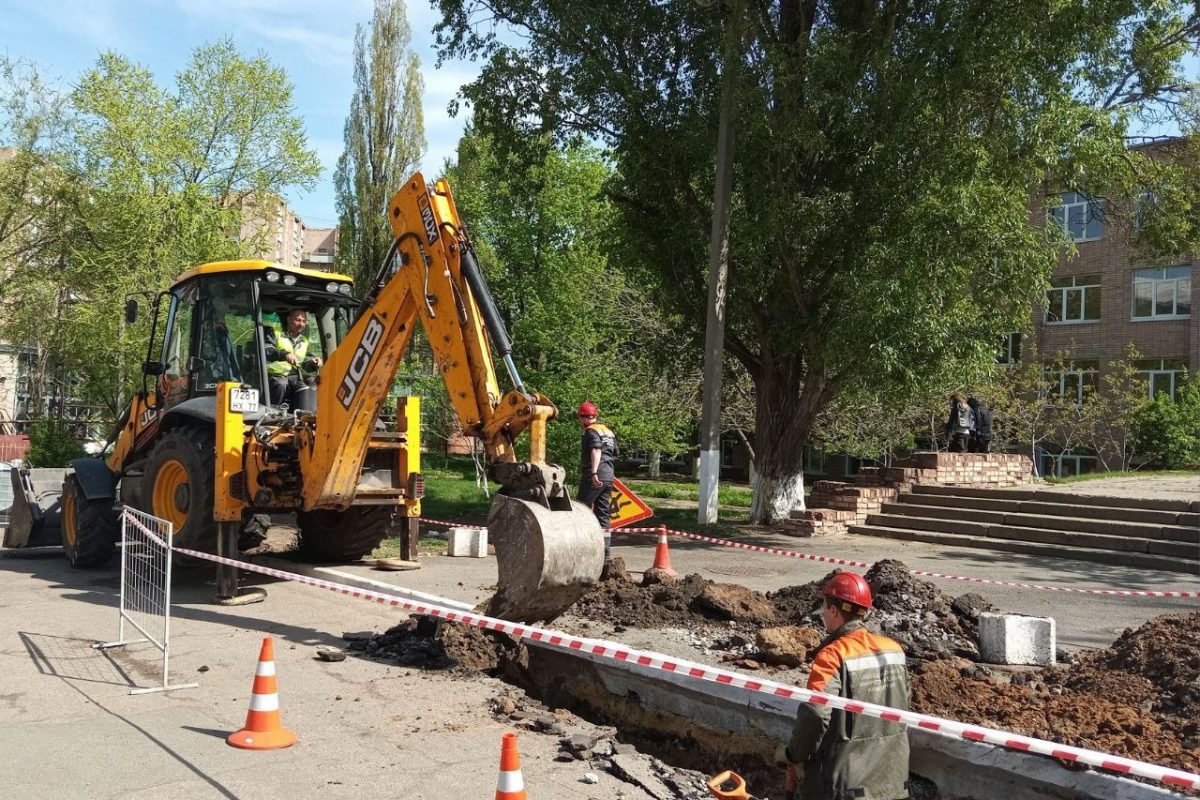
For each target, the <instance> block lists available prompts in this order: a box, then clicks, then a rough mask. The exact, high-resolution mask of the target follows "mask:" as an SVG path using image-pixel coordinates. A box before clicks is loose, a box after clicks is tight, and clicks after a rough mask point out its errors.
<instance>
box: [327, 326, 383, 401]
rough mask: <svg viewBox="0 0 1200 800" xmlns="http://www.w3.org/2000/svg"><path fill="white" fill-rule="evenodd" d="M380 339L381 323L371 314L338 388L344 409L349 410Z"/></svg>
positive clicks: (338, 394) (381, 334) (339, 398)
mask: <svg viewBox="0 0 1200 800" xmlns="http://www.w3.org/2000/svg"><path fill="white" fill-rule="evenodd" d="M382 338H383V323H382V322H380V321H379V318H378V317H376V316H375V315H374V314H372V315H371V319H369V320H368V321H367V329H366V330H365V331H364V332H363V337H362V341H361V342H359V343H358V348H357V349H355V351H354V357H353V358H351V359H350V368H349V369H347V370H346V377H344V378H342V385H341V386H339V387H338V392H337V396H338V400H341V401H342V405H343V406H344V407H346V408H349V407H350V403H352V402H353V401H354V396H355V395H357V394H358V385H359V383H360V382H361V381H362V379H363V376H364V375H366V374H367V367H369V366H371V358H372V357H374V355H375V348H376V347H378V346H379V340H380V339H382Z"/></svg>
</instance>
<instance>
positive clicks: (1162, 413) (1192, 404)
mask: <svg viewBox="0 0 1200 800" xmlns="http://www.w3.org/2000/svg"><path fill="white" fill-rule="evenodd" d="M1133 430H1134V440H1135V447H1136V449H1137V452H1139V453H1141V454H1142V455H1145V456H1147V457H1149V458H1151V459H1152V460H1154V461H1156V462H1158V463H1159V464H1161V465H1162V466H1164V467H1166V468H1168V469H1178V468H1181V467H1189V466H1193V465H1196V464H1200V381H1195V380H1188V381H1184V382H1183V383H1182V385H1181V386H1179V387H1178V388H1177V389H1176V390H1175V401H1174V402H1172V401H1171V400H1170V399H1169V398H1167V397H1166V396H1165V395H1161V394H1160V395H1159V396H1158V397H1156V398H1154V402H1153V403H1147V404H1146V405H1145V406H1143V407H1142V408H1140V409H1138V411H1137V412H1136V413H1135V414H1134V420H1133Z"/></svg>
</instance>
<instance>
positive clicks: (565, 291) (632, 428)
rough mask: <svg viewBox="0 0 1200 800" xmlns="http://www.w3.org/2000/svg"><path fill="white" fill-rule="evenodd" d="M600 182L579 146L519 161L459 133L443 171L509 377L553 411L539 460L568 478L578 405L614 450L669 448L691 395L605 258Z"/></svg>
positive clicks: (661, 328)
mask: <svg viewBox="0 0 1200 800" xmlns="http://www.w3.org/2000/svg"><path fill="white" fill-rule="evenodd" d="M530 153H532V154H533V155H536V159H535V160H533V161H528V160H526V158H528V157H531V156H530ZM609 176H610V169H609V167H608V165H607V164H606V163H605V161H604V160H603V159H602V158H601V156H600V154H599V153H598V152H597V151H596V150H595V149H594V148H591V147H587V146H572V147H567V148H565V149H561V150H560V149H556V148H551V147H547V146H544V145H543V146H541V147H538V146H536V143H532V144H531V147H530V151H529V152H528V153H526V154H525V155H524V157H520V158H519V157H518V156H517V155H515V154H504V153H503V152H502V151H498V150H497V149H495V148H493V147H492V145H491V141H490V140H489V139H488V138H486V137H481V136H478V135H475V134H474V133H473V132H471V131H470V130H468V132H467V134H466V135H465V136H464V137H463V140H462V141H461V142H460V145H459V153H458V161H457V163H456V164H455V165H453V166H452V167H451V168H450V170H449V174H448V177H449V178H450V182H451V186H452V187H453V189H454V194H455V199H456V202H457V203H458V206H459V210H460V212H461V214H462V217H463V223H464V225H466V226H467V230H468V232H469V234H470V235H471V236H472V239H473V242H474V244H475V248H476V251H477V254H478V257H479V262H480V266H481V268H482V269H483V271H484V274H485V275H486V277H487V280H488V283H489V285H490V287H491V290H492V293H493V295H494V297H495V300H496V304H497V306H498V307H499V309H500V312H501V314H502V315H503V316H504V317H505V322H506V325H507V327H508V329H509V332H510V333H511V335H512V339H513V346H514V353H513V359H514V362H515V363H516V364H517V367H518V370H519V372H520V374H521V377H522V379H523V380H524V382H525V383H526V385H527V386H529V387H531V388H534V389H536V390H537V391H540V392H542V393H544V394H545V395H546V396H548V397H549V398H550V399H551V400H552V401H553V402H555V403H556V404H557V405H558V406H559V408H560V410H561V412H562V415H561V417H560V419H559V420H558V421H557V422H553V423H551V424H550V425H549V430H548V457H549V458H550V460H551V461H553V462H556V463H560V464H562V465H564V466H565V467H567V469H568V471H569V472H570V474H571V476H572V478H574V477H575V476H576V475H577V473H578V469H579V467H578V464H579V440H580V436H581V430H580V428H579V426H578V425H577V424H576V423H575V418H574V410H575V408H576V407H577V406H578V405H579V403H580V402H582V401H583V400H591V401H593V402H594V403H596V404H597V405H598V406H599V408H600V412H601V416H602V418H603V420H604V421H605V422H606V423H607V424H608V425H610V426H611V427H612V428H613V429H614V430H615V431H616V434H617V437H618V441H619V445H620V447H621V449H622V450H623V451H625V452H629V451H631V450H633V449H635V448H643V449H647V450H662V451H666V452H673V451H674V450H675V449H676V448H677V446H678V445H676V441H677V440H678V439H679V438H681V437H682V436H683V435H685V432H686V430H687V423H688V421H689V420H690V409H689V404H688V403H687V402H686V401H681V397H689V396H690V395H691V393H692V392H694V384H691V385H688V384H686V383H683V384H682V385H681V383H680V382H677V381H675V380H673V378H674V375H675V371H674V370H671V369H668V368H666V367H663V366H662V365H661V362H660V361H659V360H658V356H659V354H660V353H661V352H662V351H661V349H659V345H660V344H661V343H662V342H665V341H669V339H670V332H669V327H670V326H669V322H668V321H667V320H666V319H665V318H664V317H663V315H661V314H657V313H656V312H655V311H654V309H653V308H652V307H651V306H650V305H649V304H648V303H647V302H646V300H645V298H644V297H643V296H642V294H641V292H640V291H639V289H638V287H636V286H635V285H632V284H631V283H630V282H629V281H628V280H627V279H626V278H625V275H624V273H623V271H622V270H621V269H619V268H618V266H619V265H617V264H614V263H613V261H612V260H611V259H610V258H609V256H608V253H607V245H608V242H609V240H610V238H611V236H612V225H613V222H614V208H613V205H612V203H611V201H609V200H607V199H606V198H605V197H603V194H602V188H603V186H604V183H605V181H606V180H608V178H609Z"/></svg>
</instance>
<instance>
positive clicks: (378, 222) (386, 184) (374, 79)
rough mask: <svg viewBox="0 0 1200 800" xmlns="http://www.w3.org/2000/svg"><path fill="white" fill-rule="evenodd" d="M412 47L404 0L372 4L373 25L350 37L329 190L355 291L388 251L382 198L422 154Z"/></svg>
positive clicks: (342, 263)
mask: <svg viewBox="0 0 1200 800" xmlns="http://www.w3.org/2000/svg"><path fill="white" fill-rule="evenodd" d="M368 31H369V34H368ZM411 43H412V32H411V30H410V29H409V25H408V16H407V10H406V7H405V4H404V0H375V12H374V15H373V16H372V18H371V24H370V25H369V26H363V25H359V26H358V27H357V29H356V31H355V34H354V96H353V97H352V98H351V100H350V113H349V114H348V115H347V116H346V128H345V134H344V140H345V150H343V151H342V155H341V157H340V158H338V163H337V171H336V172H335V173H334V184H335V186H336V188H337V209H338V227H339V237H338V254H337V259H338V264H339V267H340V268H341V270H342V271H343V272H345V273H347V274H349V275H351V276H353V277H354V279H355V281H356V282H357V284H358V286H359V289H360V291H365V287H364V284H365V283H366V282H367V281H368V280H370V279H371V278H373V277H374V275H375V272H376V270H378V269H379V267H380V265H381V264H382V263H383V259H384V256H385V255H386V253H387V251H388V247H390V246H391V242H392V233H391V228H390V227H389V225H388V220H387V214H386V209H387V204H388V198H390V197H391V196H392V194H393V193H394V192H397V191H399V189H400V186H401V185H402V183H403V181H405V180H407V179H408V177H409V173H410V172H412V170H413V169H414V168H415V167H416V165H417V164H418V163H419V162H420V160H421V155H422V153H424V151H425V120H424V115H423V113H422V108H421V93H422V91H423V90H424V83H423V81H422V78H421V62H420V60H419V59H418V58H417V55H416V54H415V53H414V52H413V50H412V46H411Z"/></svg>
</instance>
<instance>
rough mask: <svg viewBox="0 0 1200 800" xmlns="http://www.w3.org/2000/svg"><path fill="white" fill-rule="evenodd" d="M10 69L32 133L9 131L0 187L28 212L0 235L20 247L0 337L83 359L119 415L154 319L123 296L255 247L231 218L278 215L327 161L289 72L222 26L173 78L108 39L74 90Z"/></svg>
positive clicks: (111, 411) (11, 119) (14, 125)
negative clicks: (314, 146)
mask: <svg viewBox="0 0 1200 800" xmlns="http://www.w3.org/2000/svg"><path fill="white" fill-rule="evenodd" d="M6 74H8V75H11V76H12V77H13V80H11V81H9V82H8V84H7V86H6V87H5V95H4V98H3V99H4V102H3V103H2V104H0V109H3V111H4V113H5V115H6V120H7V124H6V126H5V128H6V130H7V131H10V132H11V131H20V132H25V135H24V136H23V137H16V138H14V139H12V141H15V142H16V143H17V144H18V145H20V146H21V147H22V150H21V157H20V158H18V159H14V162H16V163H19V164H21V165H22V166H23V167H25V169H24V170H23V171H20V172H18V171H14V172H11V173H10V172H9V171H8V170H5V172H4V174H0V185H3V186H4V188H3V189H0V197H4V198H6V201H7V202H8V203H11V204H12V205H13V206H15V207H16V208H18V209H20V210H21V211H22V212H23V213H24V214H25V215H26V217H27V219H28V221H27V224H25V225H24V227H23V228H22V229H21V232H20V233H19V234H18V235H16V236H14V237H13V238H12V240H11V241H9V242H5V243H4V244H5V245H6V246H7V247H11V248H14V249H16V250H17V251H19V252H22V253H25V254H26V257H23V258H21V259H18V260H16V262H15V263H13V262H10V263H11V264H12V272H11V274H10V275H9V276H8V278H7V280H6V281H5V282H4V287H3V290H2V293H0V302H2V303H3V314H2V315H0V337H3V338H5V339H7V340H9V341H15V342H21V343H23V344H25V345H27V346H30V347H34V348H35V349H37V350H38V351H39V352H43V353H46V354H48V355H47V357H46V359H45V364H46V369H49V368H50V366H51V364H55V365H57V367H58V368H60V369H63V370H67V371H71V372H74V373H76V374H78V375H79V376H80V377H81V384H80V386H79V387H78V388H77V392H78V395H79V399H82V400H84V401H85V402H89V403H91V404H95V405H99V406H102V407H103V408H105V409H106V411H107V414H108V415H109V416H110V418H115V417H116V415H117V414H119V413H120V410H121V409H120V408H119V406H120V405H122V402H121V400H122V398H127V397H129V395H130V392H131V390H132V389H133V388H134V387H135V386H136V385H138V384H139V383H140V381H139V380H138V379H137V377H135V376H136V374H137V370H136V368H135V365H138V364H140V363H141V360H142V358H143V357H144V354H145V352H146V337H147V336H148V334H149V326H148V325H145V324H143V325H140V326H138V327H137V328H134V329H130V330H125V329H124V327H123V323H122V320H123V317H124V305H125V301H126V299H127V298H129V297H144V295H145V294H146V293H147V292H152V291H157V290H159V289H162V288H165V286H166V285H167V284H168V283H169V282H170V281H171V279H173V278H174V277H175V276H177V275H178V274H179V273H181V272H183V271H184V270H185V269H187V268H190V267H191V266H193V265H195V264H197V263H201V262H205V261H213V260H219V259H222V258H229V257H237V256H239V255H249V254H251V253H253V252H256V250H257V246H258V244H260V243H256V242H241V243H239V242H238V241H237V240H236V239H235V238H233V237H232V236H231V235H230V232H231V231H239V230H240V229H241V224H242V219H243V214H244V213H247V212H249V213H260V212H265V211H266V210H267V209H266V207H270V208H271V213H272V215H273V207H274V203H275V199H274V198H275V197H276V196H277V195H279V194H280V193H281V192H282V191H283V190H284V189H285V188H287V187H290V186H298V187H301V188H309V187H311V186H312V185H313V184H314V182H315V180H316V176H317V175H318V174H319V172H320V163H319V161H318V159H317V156H316V153H315V152H313V151H312V150H309V149H307V147H306V141H305V135H304V131H303V126H302V123H301V120H300V119H299V117H298V116H297V115H296V113H295V110H294V108H293V105H292V87H291V85H290V84H289V82H288V79H287V75H286V73H285V72H284V71H283V70H282V69H280V68H278V67H275V66H273V65H272V64H271V63H270V61H269V60H267V58H266V57H265V56H261V55H259V56H253V57H246V56H243V55H242V54H240V53H239V52H238V51H237V49H236V48H235V47H234V46H233V44H232V43H231V42H228V41H225V42H218V43H216V44H212V45H206V46H202V47H199V48H197V49H196V50H195V51H194V52H193V53H192V57H191V60H190V61H189V63H188V64H187V66H186V67H185V68H184V69H183V70H182V71H181V72H180V73H179V74H178V76H177V77H176V85H175V87H174V88H173V89H167V88H164V87H161V86H159V85H158V84H157V83H156V82H155V81H154V79H153V76H152V75H151V74H150V72H149V70H148V69H146V68H144V67H141V66H138V65H136V64H135V63H133V62H132V61H130V60H129V59H127V58H126V57H124V56H122V55H119V54H117V53H112V52H108V53H104V54H102V55H101V56H100V57H99V59H98V60H97V62H96V65H95V67H93V68H92V69H90V70H88V71H86V72H85V73H84V74H83V75H81V76H80V77H79V79H78V80H77V81H76V82H75V88H74V89H73V91H71V92H70V93H69V94H68V95H59V94H57V93H56V92H54V90H53V89H51V88H50V87H48V86H46V85H45V84H43V83H41V82H40V81H38V80H37V79H36V75H35V74H25V75H21V74H19V73H14V72H8V73H6ZM29 131H40V132H41V133H40V134H38V135H36V136H35V135H33V134H30V133H28V132H29ZM21 176H25V182H24V183H20V182H15V183H10V182H9V181H8V180H6V179H8V178H12V179H13V180H14V181H16V180H17V179H18V178H19V177H21ZM29 176H32V177H33V178H35V179H36V182H30V180H29ZM3 202H5V201H4V200H0V203H3ZM0 213H2V212H0ZM31 237H32V241H33V242H34V243H35V244H36V245H37V247H36V248H34V249H33V250H32V251H30V250H29V249H28V248H27V247H26V245H27V243H28V242H29V241H30V240H31Z"/></svg>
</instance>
